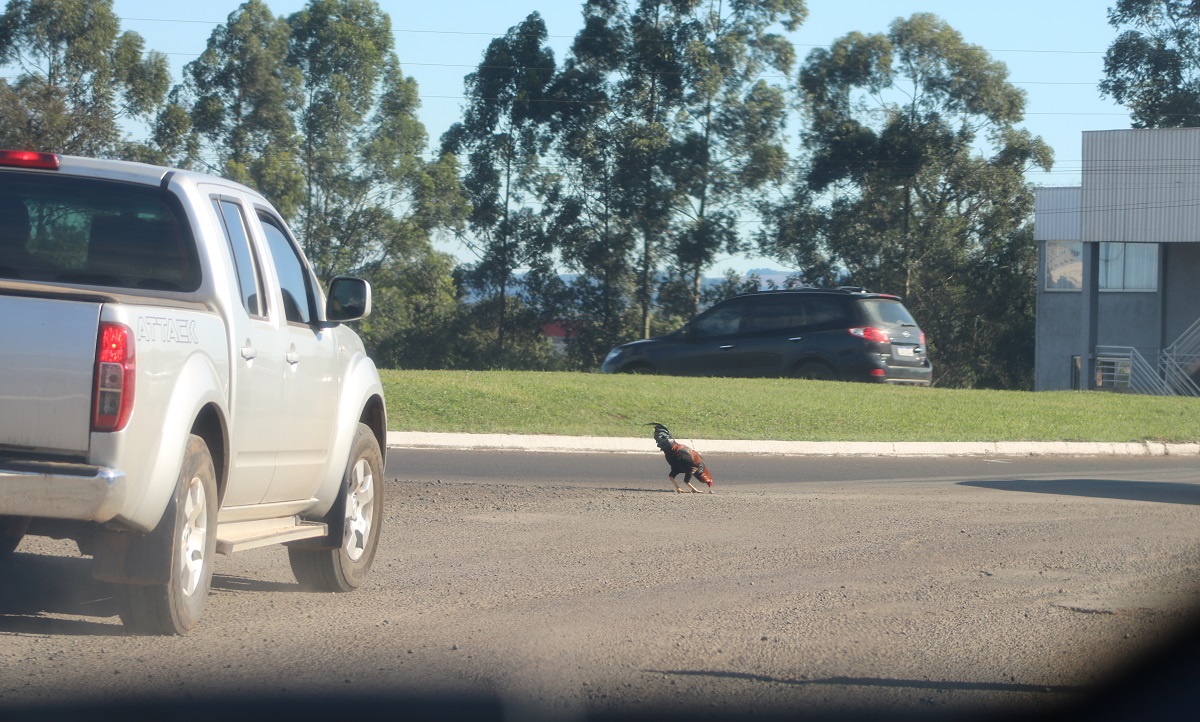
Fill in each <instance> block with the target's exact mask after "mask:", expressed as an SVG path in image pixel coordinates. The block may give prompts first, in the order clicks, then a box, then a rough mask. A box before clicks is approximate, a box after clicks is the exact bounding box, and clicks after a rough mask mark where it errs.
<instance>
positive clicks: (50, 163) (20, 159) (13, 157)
mask: <svg viewBox="0 0 1200 722" xmlns="http://www.w3.org/2000/svg"><path fill="white" fill-rule="evenodd" d="M0 165H6V166H12V167H14V168H40V169H42V170H58V155H57V154H55V153H38V152H37V151H32V150H0Z"/></svg>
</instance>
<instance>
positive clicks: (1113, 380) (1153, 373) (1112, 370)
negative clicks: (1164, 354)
mask: <svg viewBox="0 0 1200 722" xmlns="http://www.w3.org/2000/svg"><path fill="white" fill-rule="evenodd" d="M1096 382H1097V383H1096V386H1097V388H1101V389H1106V390H1113V391H1130V392H1133V393H1139V394H1153V395H1156V396H1174V395H1175V391H1174V390H1173V389H1172V388H1171V386H1170V385H1168V384H1167V383H1166V382H1165V381H1164V380H1163V378H1162V377H1161V376H1160V375H1159V372H1158V369H1157V368H1155V367H1154V365H1153V364H1151V363H1150V362H1148V361H1146V359H1145V358H1144V357H1143V356H1142V354H1141V353H1139V352H1138V350H1137V349H1136V348H1133V347H1132V346H1097V347H1096Z"/></svg>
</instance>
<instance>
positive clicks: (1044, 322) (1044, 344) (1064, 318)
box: [1033, 191, 1088, 391]
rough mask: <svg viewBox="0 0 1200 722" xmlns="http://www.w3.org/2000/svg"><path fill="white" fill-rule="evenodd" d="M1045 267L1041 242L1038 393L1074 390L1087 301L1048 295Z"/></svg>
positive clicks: (1035, 381)
mask: <svg viewBox="0 0 1200 722" xmlns="http://www.w3.org/2000/svg"><path fill="white" fill-rule="evenodd" d="M1040 192H1041V191H1039V194H1040ZM1039 197H1040V196H1039ZM1055 240H1071V239H1055ZM1045 264H1046V242H1045V241H1038V293H1037V322H1036V324H1035V328H1036V339H1035V345H1034V349H1035V350H1034V359H1033V364H1034V366H1033V371H1034V373H1033V388H1034V390H1035V391H1055V390H1060V389H1069V388H1071V363H1072V362H1071V357H1072V356H1078V355H1079V353H1080V349H1081V348H1083V347H1084V345H1085V344H1087V337H1088V329H1087V323H1086V314H1085V311H1086V309H1085V307H1084V302H1085V301H1086V298H1087V297H1086V296H1085V295H1084V294H1083V293H1082V292H1074V291H1046V290H1045V286H1046V268H1045ZM1085 372H1086V371H1085Z"/></svg>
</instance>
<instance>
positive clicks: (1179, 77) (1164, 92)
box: [1100, 0, 1200, 128]
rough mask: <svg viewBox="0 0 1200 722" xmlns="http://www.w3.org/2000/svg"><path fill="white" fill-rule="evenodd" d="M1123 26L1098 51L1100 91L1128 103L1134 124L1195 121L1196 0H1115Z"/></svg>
mask: <svg viewBox="0 0 1200 722" xmlns="http://www.w3.org/2000/svg"><path fill="white" fill-rule="evenodd" d="M1108 22H1109V24H1110V25H1112V26H1113V28H1116V29H1118V30H1120V29H1121V28H1124V30H1123V31H1122V32H1121V34H1120V35H1118V36H1117V39H1116V40H1114V41H1113V43H1112V45H1110V46H1109V47H1108V51H1107V52H1106V53H1105V55H1104V79H1103V80H1101V81H1100V92H1101V93H1103V94H1104V95H1106V96H1108V97H1110V98H1112V99H1113V100H1115V101H1117V102H1118V103H1120V104H1121V105H1124V106H1125V107H1127V108H1129V111H1130V114H1131V115H1132V117H1133V127H1135V128H1184V127H1194V126H1198V125H1200V3H1196V2H1194V1H1193V0H1117V2H1116V3H1115V4H1114V5H1113V7H1111V8H1110V9H1109V11H1108Z"/></svg>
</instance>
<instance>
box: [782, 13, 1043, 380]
mask: <svg viewBox="0 0 1200 722" xmlns="http://www.w3.org/2000/svg"><path fill="white" fill-rule="evenodd" d="M799 90H800V92H801V95H802V100H803V104H804V108H805V111H806V113H807V117H808V126H807V128H806V131H805V133H804V136H803V143H804V147H805V149H806V150H807V151H808V153H809V157H808V159H807V160H808V163H807V164H806V166H805V167H804V169H803V170H802V171H801V173H800V176H799V178H798V179H797V180H798V182H797V184H796V190H795V194H794V195H793V196H792V197H791V198H789V199H788V201H787V202H786V203H783V204H781V205H780V206H778V207H776V208H775V209H773V210H772V212H771V213H769V214H768V215H767V218H766V219H767V223H766V229H767V230H766V232H765V233H764V235H763V241H764V243H763V247H764V249H767V250H769V251H770V252H772V253H773V254H775V255H777V256H779V257H784V258H789V259H810V260H812V261H813V262H814V267H813V268H812V269H811V271H810V270H809V269H805V270H806V272H811V273H813V274H814V275H833V274H844V278H843V280H844V281H845V282H848V283H852V284H855V285H864V286H868V287H870V288H871V289H872V290H878V291H886V292H891V293H897V294H901V295H903V296H905V298H906V300H907V302H908V305H909V307H910V309H912V310H913V311H914V313H915V314H916V315H917V317H918V318H919V319H920V320H921V324H922V327H923V328H924V329H925V330H926V331H927V332H928V333H929V338H930V344H931V346H932V347H933V348H934V350H935V352H936V353H935V355H934V358H935V359H940V369H941V372H940V374H939V377H938V378H939V383H944V384H950V385H988V384H990V385H1012V384H1019V383H1021V381H1020V379H1021V378H1024V376H1022V373H1021V372H1020V370H1017V371H1016V372H1015V373H1007V374H1006V372H1003V371H1000V370H998V369H996V364H997V363H998V361H997V358H998V356H999V354H998V352H1004V353H1010V352H1011V349H1001V348H999V346H998V344H997V339H999V338H1001V337H1005V338H1011V339H1017V340H1018V342H1019V343H1020V348H1019V352H1018V361H1019V363H1017V366H1022V365H1023V367H1024V368H1025V369H1026V370H1028V369H1030V368H1031V365H1032V337H1033V334H1032V315H1031V309H1032V296H1033V293H1034V274H1035V271H1034V269H1035V254H1034V246H1033V241H1032V233H1031V227H1030V218H1031V211H1032V197H1033V194H1032V190H1031V189H1030V187H1029V186H1028V184H1026V183H1025V181H1024V177H1023V174H1024V172H1025V171H1026V170H1028V169H1030V168H1032V167H1035V166H1036V167H1041V168H1045V169H1049V167H1050V165H1051V163H1052V154H1051V151H1050V149H1049V147H1048V146H1047V145H1046V144H1045V143H1044V142H1043V141H1042V140H1041V139H1040V138H1036V137H1033V136H1032V135H1031V134H1030V133H1028V132H1027V131H1025V130H1022V129H1020V128H1018V127H1017V124H1018V123H1020V122H1021V120H1022V117H1023V113H1024V105H1025V97H1024V94H1023V92H1022V91H1020V90H1019V89H1017V88H1015V87H1014V86H1013V85H1012V84H1010V83H1009V82H1008V80H1007V69H1006V67H1005V66H1004V64H1003V63H1000V62H997V61H994V60H992V59H991V58H990V57H989V56H988V54H987V53H986V51H984V50H983V49H981V48H979V47H978V46H975V45H971V44H968V43H966V42H965V41H964V40H963V38H962V36H961V35H960V34H959V33H958V32H957V31H955V30H954V29H953V28H951V27H950V26H948V25H947V24H946V23H944V22H942V21H941V20H939V19H938V18H936V17H934V16H933V15H930V14H925V13H919V14H915V15H913V16H911V17H909V18H898V19H896V20H895V21H894V22H893V23H892V24H891V27H890V29H889V31H888V33H886V34H873V35H865V34H862V33H857V32H855V33H850V34H848V35H846V36H844V37H842V38H839V39H837V40H836V41H834V43H833V44H832V45H831V46H830V47H829V48H818V49H816V50H814V51H812V52H811V53H810V54H809V56H808V58H807V60H806V61H805V63H804V65H803V67H802V69H801V72H800V78H799ZM997 292H1002V293H1003V294H1005V295H1004V296H1001V297H999V298H997V297H996V296H995V295H994V294H995V293H997ZM1009 305H1011V307H1012V308H1014V309H1015V311H1014V312H1013V313H1008V311H1007V307H1008V306H1009ZM1009 326H1013V327H1016V328H1018V329H1020V330H1021V331H1022V332H1023V333H1020V332H1019V333H999V332H998V331H999V330H1000V329H1002V328H1007V327H1009ZM1022 339H1023V340H1022Z"/></svg>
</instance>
